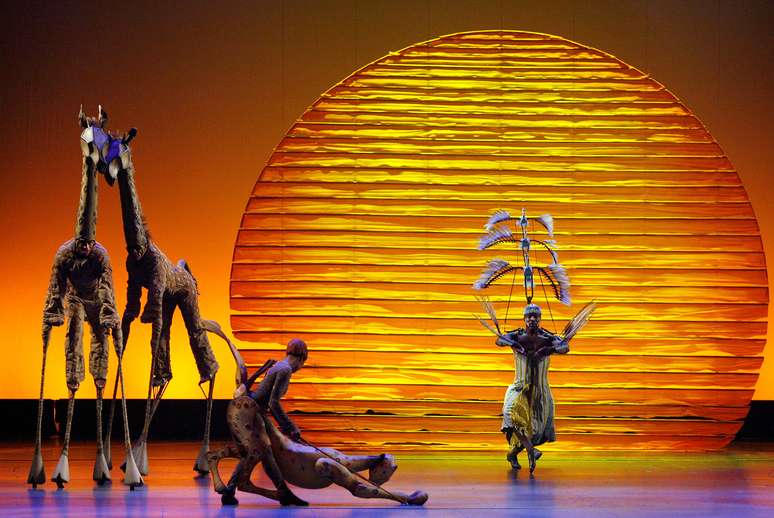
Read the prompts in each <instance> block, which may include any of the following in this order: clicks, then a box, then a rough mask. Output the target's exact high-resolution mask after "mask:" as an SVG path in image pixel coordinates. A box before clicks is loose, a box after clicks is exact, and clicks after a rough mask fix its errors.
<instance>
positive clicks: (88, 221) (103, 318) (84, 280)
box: [27, 107, 142, 488]
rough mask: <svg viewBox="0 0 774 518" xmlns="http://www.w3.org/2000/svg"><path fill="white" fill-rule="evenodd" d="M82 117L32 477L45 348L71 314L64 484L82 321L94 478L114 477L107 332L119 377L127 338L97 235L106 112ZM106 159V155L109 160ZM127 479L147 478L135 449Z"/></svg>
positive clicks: (47, 325)
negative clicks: (106, 396) (92, 401)
mask: <svg viewBox="0 0 774 518" xmlns="http://www.w3.org/2000/svg"><path fill="white" fill-rule="evenodd" d="M78 119H79V122H80V125H81V127H82V128H83V132H82V133H81V149H82V152H83V167H82V178H81V197H80V203H79V206H78V216H77V220H76V224H75V238H74V239H71V240H69V241H66V242H65V243H64V244H63V245H62V246H61V247H60V248H59V250H57V252H56V255H55V257H54V264H53V266H52V269H51V279H50V282H49V287H48V294H47V297H46V305H45V309H44V310H43V368H42V372H41V383H40V401H39V402H38V429H37V442H36V446H35V456H34V458H33V463H32V466H31V468H30V474H29V477H28V480H27V482H28V483H30V484H32V485H33V487H36V486H37V485H38V484H42V483H43V481H44V480H45V473H44V469H43V459H42V456H41V454H40V444H41V420H42V403H43V381H44V377H45V365H46V364H45V362H46V352H47V349H48V341H49V338H50V334H51V327H53V326H61V325H62V324H64V322H65V317H67V335H66V339H65V360H66V364H65V373H66V379H67V389H68V396H69V399H68V403H67V421H66V424H65V436H64V445H63V447H62V453H61V455H60V457H59V462H58V463H57V466H56V470H55V471H54V475H53V477H52V479H51V480H52V481H53V482H56V484H57V486H58V487H59V488H62V487H64V484H65V483H67V482H69V480H70V465H69V448H70V431H71V425H72V419H73V408H74V404H75V393H76V392H77V391H78V388H79V387H80V384H81V382H82V381H83V380H84V358H83V322H84V320H86V321H87V322H88V323H89V327H90V328H91V347H90V353H89V372H90V373H91V375H92V377H93V379H94V385H95V386H96V389H97V458H96V461H95V463H94V470H93V473H92V478H93V479H94V480H95V481H96V482H97V484H99V485H102V484H103V483H104V482H105V481H107V480H110V470H109V468H108V464H107V461H106V459H105V455H104V448H103V442H102V397H103V391H104V388H105V380H106V378H107V372H108V353H109V345H108V337H109V336H110V335H111V333H112V335H113V346H114V348H115V351H116V355H117V357H118V371H117V374H116V375H117V377H118V378H120V377H121V356H122V340H121V328H120V324H119V319H118V312H117V311H116V303H115V294H114V291H113V270H112V268H111V266H110V258H109V257H108V253H107V251H106V250H105V248H104V247H103V246H102V245H100V244H99V243H97V242H96V241H95V240H94V237H95V235H96V229H97V171H98V169H99V170H100V171H101V172H105V171H106V170H107V163H109V161H110V157H109V156H107V157H106V156H105V154H104V153H103V151H105V152H106V151H107V148H105V149H103V146H102V144H104V143H105V142H106V139H107V137H106V135H105V133H104V131H103V129H102V128H103V125H104V124H105V122H106V120H107V117H106V115H104V112H103V111H102V108H101V107H100V115H99V119H98V120H94V119H90V118H87V117H86V116H85V115H84V114H83V111H82V110H81V112H80V114H79V117H78ZM106 160H107V161H106ZM122 404H123V414H124V440H125V445H126V447H127V453H128V454H129V453H130V452H131V449H130V445H129V428H128V424H127V421H126V401H125V398H124V396H123V388H122ZM128 461H129V468H128V470H127V473H126V476H125V478H124V483H126V484H127V485H129V486H130V487H132V488H134V486H137V485H140V484H142V477H141V476H140V474H139V472H138V471H137V467H136V466H135V464H134V460H133V459H132V457H131V455H129V457H128Z"/></svg>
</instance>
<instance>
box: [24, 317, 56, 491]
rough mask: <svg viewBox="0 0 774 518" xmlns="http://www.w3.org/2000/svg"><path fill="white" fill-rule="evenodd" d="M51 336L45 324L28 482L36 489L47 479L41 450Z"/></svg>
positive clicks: (49, 328) (49, 329) (48, 327)
mask: <svg viewBox="0 0 774 518" xmlns="http://www.w3.org/2000/svg"><path fill="white" fill-rule="evenodd" d="M50 337H51V326H50V325H48V324H43V366H42V367H41V369H40V397H39V398H38V428H37V432H36V435H35V453H34V454H33V455H32V464H31V465H30V472H29V475H27V483H28V484H32V489H36V488H37V487H38V485H39V484H43V483H44V482H45V481H46V469H45V467H44V465H43V454H42V453H41V451H40V448H41V443H42V436H41V435H42V428H43V383H44V382H45V380H46V353H48V340H49V338H50Z"/></svg>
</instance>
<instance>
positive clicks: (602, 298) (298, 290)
mask: <svg viewBox="0 0 774 518" xmlns="http://www.w3.org/2000/svg"><path fill="white" fill-rule="evenodd" d="M239 266H244V265H239ZM237 270H238V271H237ZM232 279H234V280H233V281H232V282H231V296H232V297H233V298H235V299H237V300H233V301H232V307H233V309H237V310H239V311H249V310H250V307H249V304H251V302H250V301H251V300H253V299H256V298H273V297H281V298H288V299H299V298H305V299H346V298H353V297H356V298H357V299H358V300H359V299H361V298H362V299H377V300H385V299H395V300H402V301H405V302H407V303H410V301H464V300H466V299H469V298H470V297H472V296H473V295H475V294H478V293H476V292H475V291H474V290H473V288H472V287H471V285H470V282H467V283H465V284H440V283H425V284H420V283H400V282H385V283H366V282H357V283H353V282H350V281H349V280H346V281H336V282H293V281H290V280H284V279H282V280H280V281H279V283H280V285H279V286H278V285H277V282H278V281H277V280H275V279H272V280H269V281H266V280H265V274H264V272H263V271H262V269H261V268H260V267H253V268H239V269H237V268H236V267H235V271H233V272H232ZM241 279H245V280H241ZM248 279H255V280H248ZM461 280H464V279H461ZM571 291H572V296H573V298H574V299H575V300H581V301H583V300H592V299H594V300H596V301H597V303H598V304H600V305H607V304H615V303H620V302H643V303H649V302H650V303H674V302H686V301H689V300H695V301H699V302H701V303H704V304H715V303H719V304H722V303H731V304H735V303H740V301H746V303H748V304H768V301H769V296H768V290H767V289H766V288H746V287H736V286H734V287H729V288H727V289H723V290H719V289H717V287H716V286H703V287H690V288H688V287H685V286H680V287H652V286H616V285H602V286H580V285H578V284H577V283H575V284H573V285H572V289H571ZM510 295H511V294H510V284H509V283H505V284H497V285H493V286H490V287H489V288H487V296H488V297H489V299H490V300H492V301H493V302H505V301H507V300H508V299H509V296H510ZM510 298H512V297H510ZM242 299H248V300H242Z"/></svg>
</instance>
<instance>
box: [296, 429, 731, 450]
mask: <svg viewBox="0 0 774 518" xmlns="http://www.w3.org/2000/svg"><path fill="white" fill-rule="evenodd" d="M304 437H305V438H306V439H307V440H308V441H310V442H312V443H314V444H315V445H318V446H321V447H324V446H334V447H336V448H338V449H340V450H342V451H346V452H364V453H365V452H370V453H374V452H380V451H390V452H398V453H399V452H417V453H427V452H431V451H439V452H449V451H487V452H492V451H503V449H504V447H505V441H504V439H503V436H502V434H499V433H494V432H493V433H489V434H481V433H478V434H473V433H459V434H453V433H435V432H429V431H428V432H416V433H399V432H390V433H385V432H309V433H308V434H304ZM733 438H734V436H733V434H731V435H711V436H692V435H681V436H664V435H643V434H563V433H561V432H559V433H558V435H557V442H553V443H546V444H543V445H541V446H540V450H541V451H549V452H550V451H579V450H634V449H642V450H648V451H652V450H677V451H683V450H685V451H704V450H714V449H718V448H722V447H724V446H726V445H727V444H728V443H729V442H730V441H731V440H732V439H733Z"/></svg>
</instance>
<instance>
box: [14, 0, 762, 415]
mask: <svg viewBox="0 0 774 518" xmlns="http://www.w3.org/2000/svg"><path fill="white" fill-rule="evenodd" d="M91 5H92V4H89V3H82V4H80V5H79V4H77V3H76V4H67V5H58V4H57V5H51V4H49V3H34V2H33V3H31V4H29V6H27V5H25V8H24V12H16V10H17V9H18V8H17V9H14V8H13V6H9V5H8V4H4V5H3V7H2V9H3V10H4V12H3V13H2V16H0V20H2V21H0V24H2V31H3V32H2V34H3V35H4V36H3V46H2V60H3V61H2V69H3V77H4V82H3V85H2V87H0V88H2V90H1V91H2V96H1V97H0V103H1V104H0V108H2V122H1V123H0V124H1V126H0V137H1V138H0V167H1V169H0V171H1V173H0V174H1V175H2V176H1V178H2V189H1V190H0V200H1V201H0V224H1V225H2V231H3V233H2V235H3V238H4V245H3V251H4V253H3V254H2V255H0V272H2V274H3V279H4V286H3V290H2V293H3V295H4V296H3V297H2V300H1V301H0V315H2V317H1V318H2V321H1V322H0V323H1V324H2V327H3V333H2V336H3V340H2V343H1V344H0V347H2V354H3V360H2V363H0V376H2V378H1V379H2V382H0V397H3V398H36V397H37V394H38V379H39V372H40V339H39V325H40V324H39V321H40V313H41V309H42V304H43V298H44V294H45V290H46V286H47V282H48V276H49V269H50V263H51V259H52V257H53V254H54V251H55V250H56V248H57V247H58V246H59V245H60V244H61V243H62V242H63V241H64V240H66V239H68V238H70V237H71V236H72V232H73V228H74V222H75V210H76V208H77V202H78V195H79V182H80V153H79V146H78V135H79V129H78V126H77V123H76V115H77V111H78V106H79V104H81V103H83V104H84V109H85V110H86V112H87V113H88V114H90V115H93V114H94V113H95V112H96V106H97V104H98V103H102V104H103V105H104V106H105V107H106V109H107V111H108V113H109V114H110V117H111V122H110V124H109V128H112V129H117V130H118V129H120V130H125V129H128V128H129V127H131V126H136V127H137V128H138V129H139V136H138V138H137V139H136V140H135V142H134V144H133V149H134V162H135V166H136V169H137V187H138V189H139V193H140V197H141V200H142V203H143V208H144V211H145V214H146V216H147V218H148V221H149V223H150V227H151V230H152V232H153V235H154V238H155V240H156V242H157V243H158V244H159V245H160V247H161V248H162V250H164V252H165V253H166V254H167V255H168V256H169V257H170V259H172V260H176V259H177V258H180V257H185V258H186V259H187V260H188V262H189V264H190V265H191V268H192V270H193V272H194V274H195V275H196V276H197V279H198V281H199V287H200V291H201V303H202V314H203V315H204V316H205V317H207V318H212V319H215V320H218V321H220V322H221V324H223V325H224V327H226V328H227V329H229V328H230V323H229V302H228V298H229V270H230V267H231V259H232V252H233V246H234V241H235V239H236V236H237V230H238V227H239V224H240V219H241V216H242V213H243V211H244V208H245V204H246V201H247V198H248V196H249V193H250V192H251V190H252V188H253V184H254V183H255V180H256V178H257V177H258V174H259V173H260V171H261V169H262V168H263V166H264V164H265V163H266V160H267V159H268V158H269V156H270V155H271V153H272V150H273V148H274V147H275V146H277V145H278V144H279V142H280V141H281V139H282V137H283V136H284V134H285V132H286V130H287V128H288V127H290V125H291V124H292V123H293V121H294V120H295V119H296V118H297V117H298V116H300V115H301V114H302V113H303V112H304V110H305V109H306V107H307V106H309V105H310V104H311V103H312V102H314V101H315V100H316V99H317V98H318V97H319V95H320V94H321V93H322V92H324V91H326V90H328V89H329V88H330V86H332V85H333V84H335V83H337V82H338V81H340V80H341V79H343V78H344V77H346V76H348V75H349V74H351V73H352V72H353V71H354V70H356V69H358V68H360V67H362V66H363V65H365V64H367V63H369V62H371V61H373V60H375V59H377V58H379V57H381V56H383V55H385V54H387V53H388V52H389V51H394V50H398V49H401V48H404V47H406V46H408V45H411V44H413V43H416V42H419V41H424V40H427V39H430V38H434V37H437V36H438V35H441V34H449V33H454V32H459V31H465V30H475V29H482V28H493V29H498V28H507V29H522V30H529V31H536V32H544V33H549V34H556V35H560V36H563V37H566V38H568V39H570V40H573V41H578V42H581V43H583V44H584V45H589V46H591V47H595V48H598V49H601V50H603V51H605V52H608V53H610V54H612V55H614V56H616V57H617V58H619V59H621V60H622V61H624V62H626V63H628V64H630V65H632V66H634V67H636V68H638V69H639V70H643V71H645V72H647V73H649V74H651V75H652V77H654V78H655V79H656V80H658V81H659V82H661V83H662V84H664V85H665V86H666V87H667V88H668V89H669V90H670V91H671V92H673V93H674V94H675V95H676V96H677V97H678V98H679V99H680V100H681V101H682V102H683V103H684V104H685V105H686V106H687V107H688V108H690V109H691V110H692V112H693V113H694V114H696V116H697V117H698V118H699V120H701V121H702V122H703V123H704V124H705V126H706V127H707V129H708V131H709V132H710V134H711V135H712V136H713V137H714V139H715V140H716V141H717V142H718V143H719V144H720V146H721V147H722V148H723V151H724V152H725V153H726V155H727V156H728V157H729V158H730V160H731V162H732V163H733V165H734V167H735V169H736V170H737V171H738V172H739V176H740V178H741V179H742V182H743V184H744V186H745V188H746V190H747V193H748V195H749V198H750V201H751V204H752V207H753V209H754V211H755V213H756V215H757V217H758V223H759V225H760V230H761V234H762V236H763V245H764V249H765V250H766V252H767V255H768V256H769V257H772V255H771V253H772V251H773V250H772V246H773V245H772V243H774V206H773V205H772V203H771V199H770V198H771V194H772V192H774V190H772V189H773V187H772V185H773V184H774V179H773V178H772V173H771V170H770V169H771V167H770V164H771V163H774V150H772V146H770V141H771V137H772V135H774V128H772V124H774V117H772V103H773V102H774V101H772V98H771V95H770V94H771V92H772V91H773V90H772V77H771V72H770V62H771V53H772V40H771V38H770V35H769V33H770V27H771V22H772V11H771V6H770V5H769V4H768V3H765V2H761V3H748V4H744V6H743V8H739V7H737V6H735V5H732V4H725V3H720V2H718V3H716V4H707V3H705V2H696V3H684V2H588V3H583V4H581V3H577V2H569V1H568V2H558V3H552V4H551V7H550V8H546V7H545V6H544V5H543V3H542V2H516V3H511V2H503V3H500V2H482V3H475V2H440V1H437V2H436V1H427V2H368V3H367V4H364V3H360V2H356V1H350V2H346V1H341V2H337V1H332V2H325V3H317V2H315V3H307V2H284V3H279V2H278V3H270V4H265V5H260V6H256V5H255V4H254V3H246V4H231V5H229V6H228V8H226V9H220V10H217V11H215V10H213V9H210V8H207V7H206V6H199V5H196V4H187V8H186V9H185V12H182V10H180V9H175V8H172V7H170V8H167V9H165V10H159V9H160V8H158V7H151V4H147V5H144V6H143V5H133V6H124V5H116V6H111V11H110V12H108V13H99V14H97V13H92V12H91V7H90V6H91ZM366 5H367V7H366ZM99 193H100V211H99V225H98V230H97V239H98V240H99V241H100V242H101V243H102V244H103V245H105V246H106V247H107V248H108V250H109V251H110V253H111V256H112V258H113V264H114V271H115V283H116V286H117V298H118V302H119V306H120V308H121V309H122V308H123V304H124V301H125V292H124V285H125V281H126V274H125V272H124V269H123V261H124V256H125V254H124V243H123V236H122V232H121V219H120V211H119V202H118V193H117V191H116V190H114V189H110V188H108V187H107V186H106V185H105V183H104V182H100V186H99ZM729 246H732V247H733V246H736V245H734V244H730V245H729ZM481 263H482V264H483V258H482V261H481ZM769 263H771V261H769ZM471 281H472V279H471ZM770 311H771V310H769V312H770ZM768 320H769V322H771V320H772V319H771V318H770V317H769V318H768ZM471 325H478V324H476V323H475V322H474V321H473V322H472V323H471ZM172 333H173V344H174V345H173V352H172V355H173V359H172V361H173V372H174V374H175V381H174V382H173V383H172V384H171V385H170V388H169V390H168V392H167V394H168V397H180V398H188V397H198V396H199V392H198V390H197V389H196V386H195V382H196V379H197V376H196V373H195V366H194V362H193V358H192V356H191V354H190V352H189V350H188V346H187V343H186V342H187V339H186V335H185V330H184V328H183V326H182V321H181V319H180V318H179V316H178V318H177V320H176V323H175V326H174V327H173V331H172ZM148 339H149V330H148V329H147V326H141V325H140V324H139V323H136V324H135V326H134V327H133V330H132V338H131V341H130V343H129V348H128V350H127V356H126V363H127V365H126V369H127V373H128V378H127V381H128V390H129V394H128V395H129V396H130V397H144V394H145V389H146V383H147V372H148V366H149V354H148ZM62 340H63V331H62V330H61V329H60V330H57V331H55V332H54V334H53V341H52V346H51V348H50V352H49V363H48V367H47V368H48V374H49V375H48V377H47V388H46V396H47V397H52V398H53V397H65V396H66V390H65V384H64V374H63V370H64V369H63V363H64V362H63V354H62V349H61V344H62ZM211 341H212V343H213V345H214V346H215V353H216V355H217V356H218V358H219V359H220V361H221V365H222V366H223V371H222V372H223V373H224V374H223V375H221V378H220V379H221V380H222V381H220V383H219V385H218V386H217V390H216V391H217V396H218V397H229V396H230V393H231V389H232V384H231V381H230V378H231V375H230V373H231V371H232V362H231V359H230V355H229V353H228V350H227V349H226V348H225V347H224V346H223V345H222V344H221V343H220V342H219V341H217V340H216V339H212V340H211ZM313 345H314V344H312V346H313ZM769 350H770V346H769V347H768V349H767V353H766V355H767V356H769V357H770V356H772V355H771V354H768V351H769ZM773 363H774V362H772V360H771V359H770V358H769V360H768V361H765V362H764V364H763V366H762V368H761V371H760V377H759V379H758V383H757V386H756V387H755V395H754V399H765V400H773V399H774V365H772V364H773ZM93 394H94V390H93V385H92V383H91V380H90V378H89V377H88V376H87V379H86V381H85V382H84V384H83V386H82V389H81V391H80V392H79V396H80V397H91V396H93ZM557 399H558V400H559V401H561V396H560V395H559V394H557Z"/></svg>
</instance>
